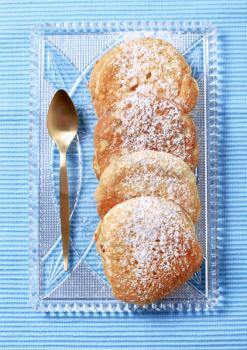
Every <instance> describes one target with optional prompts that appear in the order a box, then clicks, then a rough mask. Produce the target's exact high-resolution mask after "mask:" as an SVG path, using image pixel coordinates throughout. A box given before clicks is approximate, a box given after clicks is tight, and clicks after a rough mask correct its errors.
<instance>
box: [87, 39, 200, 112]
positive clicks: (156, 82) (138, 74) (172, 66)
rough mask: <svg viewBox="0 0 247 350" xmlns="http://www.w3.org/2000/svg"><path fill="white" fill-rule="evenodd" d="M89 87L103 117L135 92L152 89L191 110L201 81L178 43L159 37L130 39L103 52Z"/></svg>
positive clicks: (96, 106) (97, 109) (184, 110)
mask: <svg viewBox="0 0 247 350" xmlns="http://www.w3.org/2000/svg"><path fill="white" fill-rule="evenodd" d="M89 89H90V92H91V96H92V102H93V105H94V109H95V111H96V114H97V115H98V117H99V118H101V117H102V115H104V114H105V112H107V111H108V109H109V108H112V107H113V106H114V105H115V104H116V103H117V102H118V101H120V100H122V99H123V98H125V97H126V95H131V94H132V93H133V92H135V91H137V92H143V91H145V92H146V91H150V92H153V93H154V94H155V95H157V96H160V97H162V98H165V99H168V100H171V101H173V102H175V103H176V104H177V106H178V108H179V109H181V111H183V112H185V113H187V112H190V111H191V110H192V109H193V108H194V106H195V104H196V101H197V96H198V85H197V82H196V80H195V79H193V78H192V76H191V68H190V67H189V65H188V64H187V62H186V60H185V59H184V57H183V56H182V55H181V54H180V53H179V52H178V51H177V50H176V49H175V47H174V46H173V45H172V44H170V43H168V42H166V41H164V40H162V39H157V38H139V39H134V40H130V41H127V42H125V43H123V44H120V45H119V46H117V47H115V48H113V49H111V50H109V51H108V52H107V53H105V54H104V55H102V57H101V58H100V59H99V61H98V62H97V63H96V64H95V66H94V69H93V71H92V74H91V78H90V82H89Z"/></svg>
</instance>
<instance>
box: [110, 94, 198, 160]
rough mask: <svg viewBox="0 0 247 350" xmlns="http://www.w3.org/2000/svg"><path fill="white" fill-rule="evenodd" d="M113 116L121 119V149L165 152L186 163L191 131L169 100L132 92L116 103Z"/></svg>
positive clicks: (189, 155) (190, 145) (189, 148)
mask: <svg viewBox="0 0 247 350" xmlns="http://www.w3.org/2000/svg"><path fill="white" fill-rule="evenodd" d="M115 116H116V118H119V119H120V120H121V128H122V130H121V133H122V147H123V148H127V149H129V150H131V151H139V150H143V149H150V150H157V151H165V152H168V153H172V154H173V155H175V156H177V157H179V158H181V159H183V160H185V161H189V160H190V158H191V153H192V150H193V146H194V144H193V142H191V141H192V139H193V132H194V130H190V129H189V128H187V126H186V124H185V121H184V119H183V117H182V116H181V113H180V112H179V110H178V109H177V108H176V106H175V105H174V104H173V103H171V102H170V101H167V100H164V99H160V98H158V97H156V96H154V95H152V94H151V95H143V94H139V93H136V92H135V93H133V94H130V95H128V96H126V97H125V98H124V99H122V100H121V101H120V102H119V103H118V104H117V106H116V112H115Z"/></svg>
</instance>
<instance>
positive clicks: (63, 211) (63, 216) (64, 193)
mask: <svg viewBox="0 0 247 350" xmlns="http://www.w3.org/2000/svg"><path fill="white" fill-rule="evenodd" d="M69 214H70V210H69V187H68V176H67V165H66V152H60V220H61V233H62V243H63V261H64V271H68V263H69Z"/></svg>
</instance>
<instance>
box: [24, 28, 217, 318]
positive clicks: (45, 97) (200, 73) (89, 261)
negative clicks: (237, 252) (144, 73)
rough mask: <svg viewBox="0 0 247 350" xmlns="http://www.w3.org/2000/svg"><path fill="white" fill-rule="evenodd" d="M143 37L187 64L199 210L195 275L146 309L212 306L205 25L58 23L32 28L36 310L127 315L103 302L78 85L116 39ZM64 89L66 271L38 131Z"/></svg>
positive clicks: (210, 78) (128, 308)
mask: <svg viewBox="0 0 247 350" xmlns="http://www.w3.org/2000/svg"><path fill="white" fill-rule="evenodd" d="M140 36H152V37H159V38H163V39H165V40H167V41H169V42H171V43H172V44H173V45H174V46H175V47H176V48H177V49H178V50H179V51H180V52H181V53H182V54H183V55H184V56H185V58H186V60H187V61H188V63H189V64H190V66H191V68H192V73H193V76H194V77H195V78H196V79H197V82H198V85H199V89H200V96H199V99H198V103H197V106H196V108H195V109H194V110H193V112H192V117H193V119H194V121H195V124H196V127H197V134H198V142H199V147H200V162H199V166H198V168H197V170H196V176H197V182H198V188H199V194H200V198H201V205H202V212H201V216H200V219H199V222H198V224H197V226H196V232H197V236H198V238H199V240H200V242H201V244H202V246H203V249H204V261H203V265H202V267H201V270H200V271H199V272H198V273H196V274H195V275H194V276H193V278H192V279H191V280H190V281H188V282H187V283H186V284H185V285H183V286H182V287H181V288H180V289H179V290H177V291H176V292H175V293H173V294H172V295H170V296H169V297H168V298H166V299H164V300H162V301H160V302H158V303H155V304H152V305H148V306H145V307H144V309H146V310H206V309H209V308H213V307H215V305H216V304H217V299H218V278H217V224H218V218H217V45H216V44H217V41H216V29H215V27H214V26H213V25H212V24H210V23H208V22H206V23H205V22H169V23H168V22H114V23H112V22H109V23H108V22H106V23H94V22H92V23H59V24H54V23H53V24H45V25H42V26H39V27H37V28H34V31H33V33H32V42H31V89H30V95H31V97H30V101H31V103H30V115H31V117H30V200H29V209H30V210H29V215H30V289H31V292H30V299H31V303H32V305H33V307H34V308H35V309H36V310H37V311H62V312H73V311H84V312H124V311H125V312H132V311H135V310H141V309H143V308H140V307H138V306H136V305H130V304H126V303H123V302H120V301H118V300H116V299H114V297H113V296H112V293H111V289H110V286H109V284H108V282H107V280H106V278H105V276H104V273H103V270H102V266H101V261H100V257H99V255H98V254H97V253H96V249H95V243H94V239H93V235H94V231H95V228H96V226H97V224H98V221H99V217H98V215H97V212H96V206H95V201H94V191H95V188H96V186H97V180H96V178H95V175H94V173H93V169H92V158H93V132H94V126H95V123H96V116H95V114H94V110H93V107H92V103H91V99H90V94H89V91H88V88H87V83H88V81H89V78H90V73H91V70H92V67H93V65H94V63H95V61H96V60H97V59H98V58H99V57H100V56H101V55H102V53H104V52H105V51H107V50H109V49H110V48H112V47H114V46H116V45H118V44H119V43H121V42H123V41H124V40H127V39H130V38H133V37H140ZM60 88H62V89H65V90H66V91H68V92H69V94H70V96H71V98H72V99H73V101H74V103H75V105H76V107H77V110H78V115H79V132H78V137H77V138H76V139H75V140H74V141H73V143H72V145H71V147H70V148H69V152H68V156H67V162H68V176H69V188H70V207H71V215H70V227H71V245H70V246H71V248H70V269H69V272H64V270H63V256H62V246H61V239H60V219H59V191H58V180H59V154H58V150H57V148H56V147H55V146H54V144H53V143H52V141H51V139H50V137H49V136H48V132H47V129H46V115H47V110H48V106H49V103H50V101H51V99H52V96H53V94H54V92H55V91H56V90H57V89H60Z"/></svg>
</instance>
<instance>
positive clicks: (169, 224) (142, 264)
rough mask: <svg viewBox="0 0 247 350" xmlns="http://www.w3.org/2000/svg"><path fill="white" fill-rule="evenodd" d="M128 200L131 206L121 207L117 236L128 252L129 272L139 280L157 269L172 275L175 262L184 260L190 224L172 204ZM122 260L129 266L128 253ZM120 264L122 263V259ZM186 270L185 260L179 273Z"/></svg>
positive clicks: (146, 199) (189, 240) (190, 229)
mask: <svg viewBox="0 0 247 350" xmlns="http://www.w3.org/2000/svg"><path fill="white" fill-rule="evenodd" d="M132 201H133V202H132V203H133V205H130V207H129V208H128V207H127V206H126V208H125V209H126V210H127V211H128V213H127V214H126V215H124V220H122V222H121V218H120V219H119V220H120V223H121V226H122V227H123V231H122V232H118V233H117V235H119V236H120V239H121V240H123V241H124V243H125V246H126V251H129V252H132V253H131V254H132V257H131V262H132V264H133V267H132V268H133V272H134V273H135V274H136V276H137V277H138V278H140V279H141V278H143V276H144V278H147V276H150V274H152V272H157V271H158V270H160V268H161V269H162V270H164V271H166V273H169V272H170V273H174V271H175V270H176V269H175V265H176V263H177V261H178V259H181V258H182V257H186V255H187V253H188V249H189V248H190V245H191V240H192V239H193V237H194V233H193V228H192V225H190V224H189V223H188V219H187V218H186V217H185V216H184V214H183V213H182V211H181V209H180V208H179V207H178V206H177V205H175V204H173V203H172V202H167V201H164V200H163V199H159V198H152V197H141V198H137V199H135V200H132ZM129 202H130V201H129ZM136 204H138V205H136ZM121 235H123V236H122V237H121ZM126 257H127V261H128V263H129V262H130V261H129V256H128V254H126ZM127 261H126V263H127ZM183 261H184V259H183ZM122 263H123V264H124V263H125V262H124V257H123V261H121V262H120V264H122ZM186 267H188V261H186V259H185V261H184V264H183V266H182V268H181V270H182V271H183V270H184V269H186Z"/></svg>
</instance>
